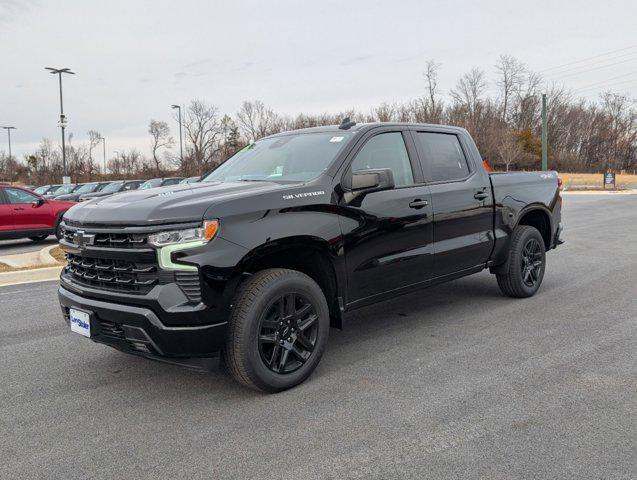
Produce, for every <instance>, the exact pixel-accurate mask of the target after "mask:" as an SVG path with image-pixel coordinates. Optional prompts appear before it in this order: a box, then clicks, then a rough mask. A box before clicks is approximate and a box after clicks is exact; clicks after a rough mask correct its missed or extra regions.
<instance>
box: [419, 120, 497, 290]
mask: <svg viewBox="0 0 637 480" xmlns="http://www.w3.org/2000/svg"><path fill="white" fill-rule="evenodd" d="M413 134H414V140H415V143H416V146H417V148H418V153H419V156H420V158H421V161H422V166H423V170H424V175H425V179H426V180H427V181H428V182H429V186H430V188H431V200H432V203H433V217H434V218H433V221H434V233H433V234H434V267H433V269H434V274H435V276H436V277H439V276H443V275H447V274H451V273H455V272H459V271H461V270H464V269H467V268H471V267H475V266H478V265H480V264H484V263H485V262H487V261H488V260H489V255H490V254H491V248H492V246H493V238H492V229H493V200H492V198H491V187H490V182H489V178H488V176H487V175H485V174H484V172H483V171H481V170H478V168H477V166H476V164H475V163H474V162H472V161H471V157H470V156H469V154H468V153H467V152H469V151H470V149H469V145H463V143H462V141H461V138H460V137H459V136H458V135H456V134H454V133H443V132H436V131H415V132H413Z"/></svg>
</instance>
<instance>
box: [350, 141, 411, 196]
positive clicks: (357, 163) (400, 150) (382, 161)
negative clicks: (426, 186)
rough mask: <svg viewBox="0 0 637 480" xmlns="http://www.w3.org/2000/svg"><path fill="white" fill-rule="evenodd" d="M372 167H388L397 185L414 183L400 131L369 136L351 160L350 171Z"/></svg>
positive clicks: (402, 185)
mask: <svg viewBox="0 0 637 480" xmlns="http://www.w3.org/2000/svg"><path fill="white" fill-rule="evenodd" d="M374 168H390V169H391V171H392V173H393V174H394V182H395V184H396V186H397V187H404V186H407V185H413V184H414V174H413V172H412V170H411V163H410V162H409V155H408V154H407V148H406V147H405V142H404V141H403V135H402V133H400V132H390V133H381V134H379V135H376V136H375V137H372V138H370V139H369V140H368V141H367V143H366V144H365V145H364V146H363V148H362V149H361V150H360V152H358V154H357V155H356V158H355V159H354V161H353V162H352V172H357V171H360V170H369V169H374Z"/></svg>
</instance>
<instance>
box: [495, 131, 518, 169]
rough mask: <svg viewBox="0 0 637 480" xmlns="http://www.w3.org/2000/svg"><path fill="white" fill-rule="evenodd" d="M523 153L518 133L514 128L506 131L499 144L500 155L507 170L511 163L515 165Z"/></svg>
mask: <svg viewBox="0 0 637 480" xmlns="http://www.w3.org/2000/svg"><path fill="white" fill-rule="evenodd" d="M523 153H524V152H523V150H522V147H521V146H520V142H519V139H518V136H517V135H516V133H515V132H514V131H512V130H507V131H505V132H504V134H502V135H501V138H500V144H499V145H498V156H499V158H500V160H501V162H502V163H503V164H504V166H505V169H506V171H507V172H508V171H509V168H510V167H511V165H514V164H515V163H516V162H517V161H518V159H519V158H520V157H521V156H522V154H523Z"/></svg>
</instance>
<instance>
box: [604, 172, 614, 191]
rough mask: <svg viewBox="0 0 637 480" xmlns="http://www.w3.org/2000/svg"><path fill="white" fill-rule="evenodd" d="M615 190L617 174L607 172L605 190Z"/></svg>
mask: <svg viewBox="0 0 637 480" xmlns="http://www.w3.org/2000/svg"><path fill="white" fill-rule="evenodd" d="M611 187H612V188H615V173H613V172H606V173H605V174H604V188H611Z"/></svg>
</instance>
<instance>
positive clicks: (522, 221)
mask: <svg viewBox="0 0 637 480" xmlns="http://www.w3.org/2000/svg"><path fill="white" fill-rule="evenodd" d="M518 225H528V226H530V227H535V228H536V229H537V230H538V231H539V232H540V235H542V239H543V240H544V247H545V249H546V250H547V251H548V250H550V249H551V234H552V232H553V225H552V216H551V213H550V211H549V210H548V209H547V208H546V207H545V206H543V205H539V204H536V205H530V206H528V207H527V208H525V209H524V210H522V211H521V212H520V215H519V217H518V221H517V223H516V225H515V226H516V227H517V226H518Z"/></svg>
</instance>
